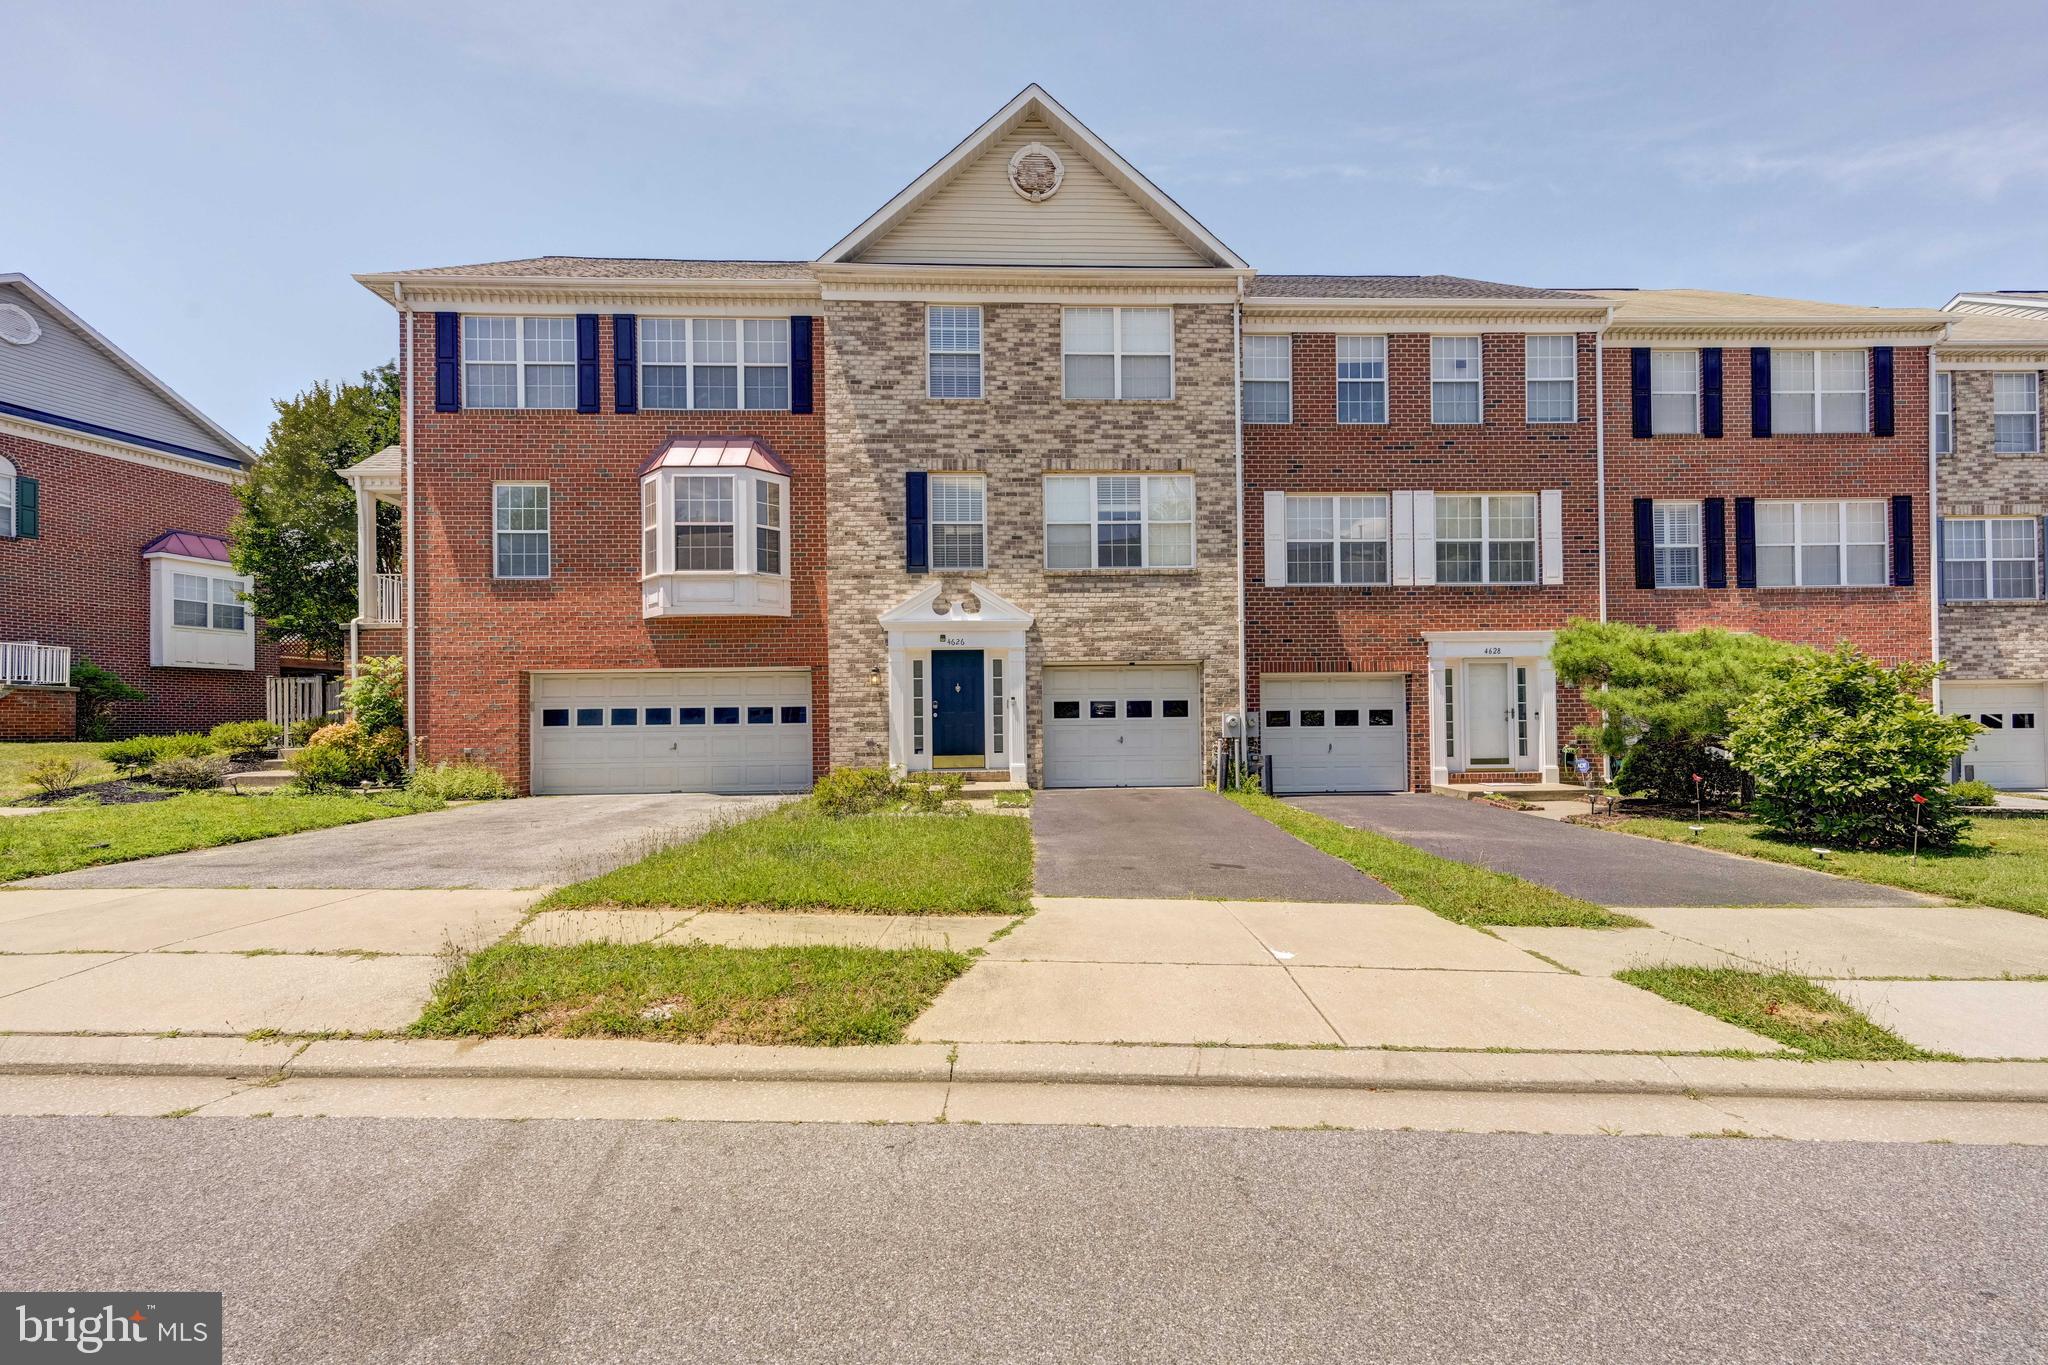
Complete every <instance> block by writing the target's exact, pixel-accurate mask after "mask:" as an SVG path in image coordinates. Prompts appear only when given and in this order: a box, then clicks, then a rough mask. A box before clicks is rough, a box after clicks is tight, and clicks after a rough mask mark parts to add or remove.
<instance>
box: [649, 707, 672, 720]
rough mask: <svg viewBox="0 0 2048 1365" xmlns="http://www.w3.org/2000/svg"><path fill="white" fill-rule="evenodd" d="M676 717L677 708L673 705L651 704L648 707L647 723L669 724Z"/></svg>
mask: <svg viewBox="0 0 2048 1365" xmlns="http://www.w3.org/2000/svg"><path fill="white" fill-rule="evenodd" d="M674 718H675V708H674V707H672V706H650V707H648V708H647V723H648V724H649V725H667V724H668V723H669V722H670V721H671V720H673V719H674Z"/></svg>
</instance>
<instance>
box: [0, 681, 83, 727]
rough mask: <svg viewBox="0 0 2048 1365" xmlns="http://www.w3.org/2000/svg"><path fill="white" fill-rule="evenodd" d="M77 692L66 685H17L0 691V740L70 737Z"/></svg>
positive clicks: (76, 708)
mask: <svg viewBox="0 0 2048 1365" xmlns="http://www.w3.org/2000/svg"><path fill="white" fill-rule="evenodd" d="M77 724H78V694H77V693H76V692H74V691H72V690H71V689H70V688H68V687H17V688H15V689H14V690H13V691H11V692H6V693H0V739H70V738H71V737H72V735H73V734H75V733H76V731H77Z"/></svg>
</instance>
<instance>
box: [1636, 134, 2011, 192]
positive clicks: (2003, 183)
mask: <svg viewBox="0 0 2048 1365" xmlns="http://www.w3.org/2000/svg"><path fill="white" fill-rule="evenodd" d="M1670 162H1671V164H1672V166H1673V167H1674V168H1675V169H1676V170H1677V171H1678V172H1679V174H1680V175H1681V176H1683V177H1685V178H1686V179H1688V180H1690V181H1693V182H1694V183H1696V184H1701V185H1707V186H1724V185H1743V184H1756V183H1760V182H1768V181H1779V180H1801V181H1805V182H1807V183H1809V184H1821V185H1827V186H1830V187H1832V188H1834V189H1837V190H1841V191H1844V192H1852V193H1854V192H1862V191H1866V190H1872V189H1879V188H1883V187H1885V186H1888V185H1892V184H1896V183H1898V182H1899V181H1901V180H1907V181H1911V182H1914V183H1916V184H1920V185H1925V184H1928V183H1938V184H1942V185H1946V186H1948V187H1950V188H1952V189H1956V190H1960V191H1962V192H1963V193H1965V194H1969V195H1972V196H1975V197H1976V198H1978V199H1995V198H1997V197H1998V196H1999V195H2000V194H2002V193H2004V192H2005V190H2006V188H2007V186H2009V185H2013V184H2015V183H2025V182H2029V181H2035V180H2038V179H2040V178H2041V177H2042V176H2044V175H2048V122H2044V121H2041V120H2030V119H2013V120H2010V121H2007V122H2002V123H1994V124H1984V125H1978V126H1975V127H1963V128H1954V129H1949V130H1946V131H1942V132H1934V133H1924V134H1921V135H1919V136H1915V137H1908V138H1899V139H1895V140H1893V141H1889V142H1877V143H1869V144H1865V145H1863V146H1849V147H1842V148H1829V149H1823V148H1817V147H1798V148H1783V147H1781V148H1759V147H1754V146H1751V147H1740V146H1737V147H1728V148H1723V149H1720V150H1709V149H1694V150H1687V151H1681V152H1677V153H1674V154H1672V155H1671V157H1670Z"/></svg>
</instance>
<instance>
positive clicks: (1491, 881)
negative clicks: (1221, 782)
mask: <svg viewBox="0 0 2048 1365" xmlns="http://www.w3.org/2000/svg"><path fill="white" fill-rule="evenodd" d="M1225 795H1227V796H1228V797H1229V798H1230V799H1231V800H1233V801H1235V802H1237V804H1238V805H1240V806H1243V807H1244V808H1245V809H1246V810H1248V811H1251V812H1252V813H1253V814H1255V815H1260V816H1263V817H1265V818H1266V819H1268V820H1270V821H1272V822H1273V823H1274V824H1276V825H1278V826H1279V827H1280V828H1282V829H1284V830H1286V831H1287V832H1288V833H1289V834H1292V835H1293V836H1294V837H1295V838H1297V839H1300V840H1302V841H1303V842H1304V843H1308V844H1313V845H1314V846H1315V847H1317V848H1319V849H1321V850H1322V851H1323V852H1325V853H1327V854H1329V855H1330V856H1331V857H1334V858H1341V859H1343V860H1344V861H1345V862H1347V863H1350V864H1351V865H1352V866H1353V867H1355V868H1357V869H1358V870H1359V871H1360V872H1363V873H1365V874H1366V875H1367V876H1368V877H1374V878H1377V879H1378V880H1380V881H1382V882H1384V883H1386V885H1387V886H1388V887H1389V888H1390V889H1392V890H1393V892H1394V893H1395V894H1396V895H1398V896H1400V897H1401V898H1402V899H1403V900H1406V901H1412V902H1414V903H1415V904H1416V905H1420V906H1423V907H1425V908H1427V909H1430V910H1434V911H1435V912H1436V913H1437V914H1439V915H1442V916H1443V917H1444V918H1445V919H1449V920H1456V921H1457V922H1458V923H1460V924H1517V925H1546V926H1556V925H1566V926H1574V927H1578V928H1592V929H1611V928H1619V927H1624V926H1626V927H1634V926H1637V925H1640V924H1641V923H1642V921H1641V920H1639V919H1634V918H1631V917H1630V916H1628V915H1617V914H1615V913H1614V912H1613V911H1611V910H1604V909H1602V908H1601V907H1600V906H1597V905H1594V904H1593V903H1592V902H1591V901H1582V900H1580V899H1579V898H1578V897H1576V896H1567V895H1565V894H1564V893H1563V892H1562V891H1553V890H1551V889H1550V888H1549V887H1547V886H1539V885H1537V884H1536V883H1535V882H1527V881H1523V880H1522V879H1521V878H1520V877H1511V876H1509V875H1508V874H1507V873H1505V872H1494V871H1492V870H1490V869H1488V868H1484V867H1474V866H1472V865H1471V864H1469V863H1456V862H1452V861H1451V860H1450V859H1448V858H1439V857H1437V856H1436V855H1435V854H1433V853H1424V852H1423V851H1422V850H1421V849H1419V848H1414V847H1411V846H1409V845H1407V844H1404V843H1402V842H1400V841H1399V840H1397V839H1389V838H1387V837H1386V836H1385V835H1384V834H1376V833H1374V832H1373V831H1371V830H1365V829H1353V828H1351V826H1349V825H1340V824H1338V823H1337V822H1336V821H1335V820H1329V819H1325V818H1324V817H1323V816H1320V815H1312V814H1310V813H1309V812H1308V811H1305V810H1301V809H1299V808H1297V807H1294V806H1290V805H1288V804H1287V803H1286V802H1284V801H1276V800H1274V799H1273V798H1272V797H1270V796H1265V795H1262V794H1260V793H1257V792H1226V793H1225Z"/></svg>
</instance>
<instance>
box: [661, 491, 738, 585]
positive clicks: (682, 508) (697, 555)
mask: <svg viewBox="0 0 2048 1365" xmlns="http://www.w3.org/2000/svg"><path fill="white" fill-rule="evenodd" d="M732 483H733V481H732V476H731V475H729V474H678V475H677V476H676V481H675V506H676V572H678V573H731V572H732V530H733V525H732V513H733V502H732Z"/></svg>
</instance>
